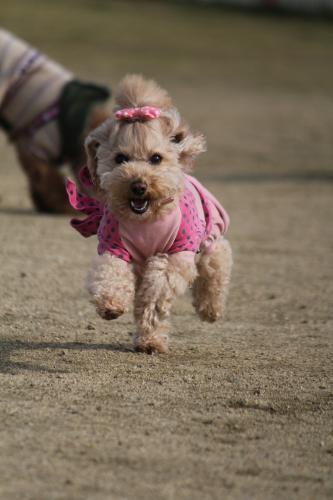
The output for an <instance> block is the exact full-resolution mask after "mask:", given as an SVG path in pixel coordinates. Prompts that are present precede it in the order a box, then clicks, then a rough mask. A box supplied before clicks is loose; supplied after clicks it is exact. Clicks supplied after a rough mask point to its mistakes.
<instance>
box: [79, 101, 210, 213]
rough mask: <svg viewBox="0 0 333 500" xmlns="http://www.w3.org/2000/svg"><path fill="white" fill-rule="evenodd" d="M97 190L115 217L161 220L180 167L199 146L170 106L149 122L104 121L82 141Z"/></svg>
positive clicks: (176, 191)
mask: <svg viewBox="0 0 333 500" xmlns="http://www.w3.org/2000/svg"><path fill="white" fill-rule="evenodd" d="M86 150H87V154H88V167H89V170H90V173H91V176H92V179H93V182H94V185H95V187H96V188H97V190H98V192H99V194H100V195H101V197H102V198H103V200H104V201H105V202H106V203H107V204H108V205H109V206H110V209H111V211H112V212H113V213H114V214H115V215H116V216H117V217H118V218H119V219H137V220H152V219H156V218H161V217H163V215H164V214H165V213H167V212H168V211H170V210H172V209H173V208H174V207H175V206H176V205H177V204H178V202H179V199H180V197H181V195H182V191H183V187H184V171H185V170H188V169H189V167H190V164H191V162H192V159H193V158H194V156H196V155H197V154H198V153H199V152H201V151H203V150H204V139H203V137H202V136H201V135H198V136H193V135H192V134H191V133H190V131H189V129H188V127H187V126H186V124H184V123H182V121H181V119H180V117H179V114H178V112H177V111H176V110H175V109H174V108H169V109H168V110H162V112H161V116H159V117H158V118H156V119H153V120H149V121H132V122H128V121H119V120H113V119H109V120H107V121H106V122H105V123H104V124H103V125H102V126H101V127H99V128H98V129H96V130H95V131H93V132H92V133H91V134H90V136H89V137H88V138H87V140H86Z"/></svg>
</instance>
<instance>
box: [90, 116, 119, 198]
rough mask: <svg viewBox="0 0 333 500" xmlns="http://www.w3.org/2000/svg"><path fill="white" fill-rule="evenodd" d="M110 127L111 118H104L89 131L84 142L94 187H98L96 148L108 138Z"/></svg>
mask: <svg viewBox="0 0 333 500" xmlns="http://www.w3.org/2000/svg"><path fill="white" fill-rule="evenodd" d="M111 128H112V120H106V121H105V122H104V123H102V125H100V126H99V127H97V128H96V129H94V130H93V131H92V132H90V134H89V135H88V137H87V138H86V140H85V143H84V145H85V150H86V154H87V166H88V169H89V173H90V177H91V180H92V182H93V184H94V186H95V187H96V188H98V187H99V182H98V175H97V164H98V149H99V147H100V146H101V145H102V144H103V143H105V142H106V141H107V140H108V138H109V136H110V133H111Z"/></svg>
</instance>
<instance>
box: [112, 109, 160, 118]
mask: <svg viewBox="0 0 333 500" xmlns="http://www.w3.org/2000/svg"><path fill="white" fill-rule="evenodd" d="M160 114H161V110H160V108H155V106H143V107H141V108H124V109H120V110H119V111H116V113H115V117H116V118H117V120H125V121H135V120H142V121H148V120H154V119H155V118H158V117H159V116H160Z"/></svg>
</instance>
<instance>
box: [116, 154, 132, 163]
mask: <svg viewBox="0 0 333 500" xmlns="http://www.w3.org/2000/svg"><path fill="white" fill-rule="evenodd" d="M128 160H129V158H128V156H126V155H123V154H122V153H118V154H117V155H116V156H115V158H114V161H115V162H116V163H118V165H120V164H121V163H126V162H127V161H128Z"/></svg>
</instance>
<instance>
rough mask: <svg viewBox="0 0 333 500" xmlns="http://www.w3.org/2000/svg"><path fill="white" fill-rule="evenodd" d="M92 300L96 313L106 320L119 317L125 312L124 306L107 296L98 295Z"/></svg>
mask: <svg viewBox="0 0 333 500" xmlns="http://www.w3.org/2000/svg"><path fill="white" fill-rule="evenodd" d="M94 302H95V306H96V311H97V313H98V314H99V315H100V317H101V318H103V319H106V320H110V319H116V318H119V316H121V315H122V314H124V312H125V308H124V307H123V306H122V305H121V304H119V303H117V302H116V301H113V300H112V299H111V298H109V297H99V298H98V299H95V300H94Z"/></svg>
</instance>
